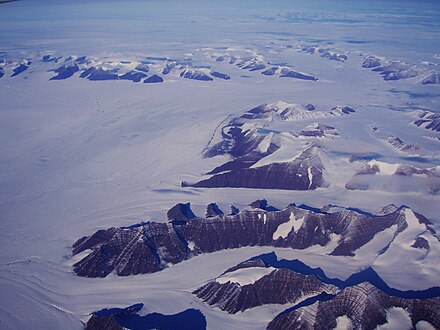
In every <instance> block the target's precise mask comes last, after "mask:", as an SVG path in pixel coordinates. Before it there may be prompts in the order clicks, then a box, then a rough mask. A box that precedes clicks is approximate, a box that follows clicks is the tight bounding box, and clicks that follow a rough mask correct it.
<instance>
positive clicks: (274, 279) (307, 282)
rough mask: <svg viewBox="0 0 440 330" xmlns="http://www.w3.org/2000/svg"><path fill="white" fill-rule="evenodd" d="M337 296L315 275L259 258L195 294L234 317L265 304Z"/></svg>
mask: <svg viewBox="0 0 440 330" xmlns="http://www.w3.org/2000/svg"><path fill="white" fill-rule="evenodd" d="M250 279H251V280H250ZM336 292H337V288H336V286H334V285H330V284H325V283H323V282H321V280H320V279H319V278H318V277H316V276H314V275H303V274H300V273H297V272H294V271H292V270H290V269H287V268H273V267H270V266H267V265H266V264H265V262H264V261H263V260H262V259H259V258H258V257H257V258H255V259H251V260H249V261H245V262H242V263H240V264H239V265H237V266H235V267H233V268H231V269H229V270H227V271H226V272H225V273H224V274H222V275H221V276H219V277H218V278H216V279H215V280H214V281H211V282H209V283H207V284H206V285H204V286H202V287H200V288H198V289H197V290H195V291H194V294H195V295H196V296H197V297H198V298H200V299H201V300H203V301H204V302H205V303H207V304H208V305H211V306H214V307H218V308H220V309H221V310H223V311H227V312H228V313H234V314H235V313H237V312H240V311H244V310H247V309H249V308H253V307H256V306H261V305H266V304H287V303H293V304H297V303H299V302H300V301H303V300H305V299H307V298H309V297H313V296H316V295H318V294H322V293H327V294H335V293H336Z"/></svg>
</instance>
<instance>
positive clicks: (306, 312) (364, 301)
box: [267, 283, 440, 330]
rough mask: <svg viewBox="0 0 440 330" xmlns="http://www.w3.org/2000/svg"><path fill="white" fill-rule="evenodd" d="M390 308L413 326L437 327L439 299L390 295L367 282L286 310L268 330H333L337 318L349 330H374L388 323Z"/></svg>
mask: <svg viewBox="0 0 440 330" xmlns="http://www.w3.org/2000/svg"><path fill="white" fill-rule="evenodd" d="M392 309H397V310H398V311H399V312H401V313H403V315H407V316H406V317H408V318H409V319H410V320H411V321H410V322H411V324H412V325H413V326H415V325H416V324H417V323H418V322H420V321H425V322H428V323H430V324H431V325H432V326H433V327H434V328H435V329H438V328H440V298H431V299H423V300H421V299H403V298H398V297H393V296H389V295H387V294H385V293H383V292H382V291H380V290H379V289H377V288H376V287H374V286H373V285H371V284H369V283H361V284H359V285H356V286H354V287H349V288H347V289H345V290H343V291H342V292H341V293H340V294H338V295H337V296H336V297H334V298H332V299H330V300H327V301H318V302H316V303H314V304H313V305H310V306H306V307H302V308H299V309H293V310H291V311H289V310H287V311H285V312H283V313H281V314H280V315H278V316H277V317H276V318H275V319H274V320H273V321H271V322H270V323H269V325H268V326H267V329H269V330H275V329H276V330H283V329H334V328H337V326H338V322H340V319H339V318H340V317H344V318H345V323H346V325H347V328H348V329H362V330H363V329H375V328H376V327H377V326H379V325H382V324H385V323H387V319H388V318H389V316H388V315H387V314H388V313H389V312H390V310H392ZM338 319H339V320H338ZM388 321H389V320H388Z"/></svg>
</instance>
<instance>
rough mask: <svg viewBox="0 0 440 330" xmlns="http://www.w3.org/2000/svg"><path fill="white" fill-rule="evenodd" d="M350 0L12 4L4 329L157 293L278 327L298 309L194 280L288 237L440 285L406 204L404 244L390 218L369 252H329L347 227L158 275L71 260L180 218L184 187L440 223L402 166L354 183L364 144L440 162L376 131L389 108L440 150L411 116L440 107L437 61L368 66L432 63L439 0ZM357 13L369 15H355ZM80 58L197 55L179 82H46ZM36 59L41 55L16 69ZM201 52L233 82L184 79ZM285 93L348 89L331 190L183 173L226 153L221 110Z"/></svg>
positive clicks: (219, 315) (214, 318) (1, 136)
mask: <svg viewBox="0 0 440 330" xmlns="http://www.w3.org/2000/svg"><path fill="white" fill-rule="evenodd" d="M335 1H337V2H339V3H340V4H341V6H336V5H334V3H333V2H332V3H331V4H330V3H329V2H328V1H323V0H316V1H290V2H279V3H278V2H276V3H275V2H274V3H271V5H270V6H267V2H265V1H252V2H250V1H247V0H244V1H239V2H238V1H229V0H228V1H226V3H225V2H223V1H222V2H213V1H194V0H191V1H177V0H170V1H159V0H151V1H137V0H133V1H107V0H100V1H86V0H78V1H67V0H60V1H49V0H41V1H38V2H37V1H24V0H23V1H16V2H10V3H4V4H1V5H0V6H1V9H0V40H1V45H0V59H3V58H4V59H5V62H2V61H0V68H1V69H2V70H3V71H4V73H5V75H4V76H3V77H2V78H0V100H1V102H0V141H2V143H1V144H0V222H1V230H0V242H1V246H0V247H1V248H0V328H1V329H67V330H70V329H82V328H83V324H82V323H81V320H86V319H87V318H88V317H89V313H90V312H92V311H96V310H100V309H102V308H111V307H126V306H128V305H131V304H134V303H139V302H142V303H144V304H145V308H144V309H143V310H142V313H150V312H159V313H164V314H174V313H178V312H181V311H183V310H185V309H187V308H190V307H192V308H197V309H200V310H201V311H202V312H203V314H204V315H205V316H206V318H207V322H208V329H214V330H215V329H265V328H266V326H267V324H268V323H269V322H270V321H271V320H272V319H273V318H274V317H275V316H276V315H278V314H279V313H280V312H282V311H283V310H284V309H285V308H287V307H288V306H278V305H268V306H261V307H258V308H254V309H252V310H249V311H246V312H243V313H240V315H235V316H233V317H231V316H230V315H228V314H226V313H224V312H221V311H219V310H216V309H212V308H210V307H208V306H207V305H206V304H203V303H202V302H200V301H199V300H198V299H196V298H195V297H194V296H193V295H192V294H191V292H192V291H193V290H194V289H196V288H198V287H200V286H201V285H203V284H205V283H206V282H207V281H209V280H210V279H212V278H216V277H217V276H218V275H219V274H222V273H223V272H224V271H225V270H226V269H228V268H229V267H232V266H234V265H236V264H237V263H239V262H242V261H244V260H246V259H248V258H250V257H253V256H255V255H258V254H261V253H267V252H271V251H274V250H275V251H276V252H277V253H278V254H279V256H280V257H282V258H286V259H296V258H298V259H300V260H302V261H303V262H305V263H307V264H308V265H309V266H311V267H321V268H323V269H324V270H325V272H326V274H327V275H328V276H330V277H338V278H341V279H344V278H347V277H348V276H350V275H351V274H352V273H354V272H356V271H358V270H360V269H364V268H365V267H367V266H373V267H374V269H375V270H376V271H377V272H378V273H379V274H380V275H381V276H382V277H383V278H384V280H385V281H386V282H387V283H388V284H389V285H390V286H392V287H396V288H399V289H426V288H428V287H431V286H439V285H440V283H439V278H440V277H439V276H438V265H439V264H440V256H439V252H438V251H440V246H439V245H440V243H439V242H438V239H437V238H436V237H435V236H434V235H432V234H430V233H429V232H424V231H423V230H422V227H421V226H420V225H419V224H418V223H417V222H416V221H414V217H413V214H412V213H411V212H409V211H408V212H407V213H406V216H407V219H408V220H409V221H410V222H411V224H410V226H409V227H408V228H407V229H405V231H403V232H402V233H401V234H400V235H399V238H398V239H396V240H393V241H392V238H393V237H392V236H393V234H394V232H395V230H396V228H394V227H393V228H391V229H390V230H387V231H386V232H384V233H382V234H380V235H378V237H375V238H374V239H373V241H372V242H370V243H369V244H370V245H368V249H360V250H358V251H356V256H355V257H354V258H348V257H335V256H329V255H328V253H330V252H331V251H332V249H334V247H335V245H336V243H337V241H338V239H339V237H338V236H334V237H332V241H331V242H329V244H328V246H325V247H320V246H314V247H311V248H309V249H305V250H301V251H300V250H292V249H274V248H241V249H234V250H227V251H220V252H217V253H214V254H210V255H200V256H197V257H194V258H193V259H191V260H187V261H185V262H182V263H181V264H177V265H173V266H171V267H169V268H167V269H165V270H164V271H162V272H159V273H155V274H145V275H137V276H129V277H117V276H114V275H110V276H108V277H107V278H104V279H100V278H95V279H92V278H81V277H78V276H76V275H75V274H74V273H73V271H72V264H73V263H74V262H76V261H77V260H78V257H79V256H76V257H74V258H72V257H71V253H72V245H73V243H74V242H75V241H76V240H77V239H79V238H81V237H83V236H86V235H91V234H93V233H94V232H95V231H97V230H100V229H106V228H109V227H112V226H115V227H119V226H129V225H131V224H134V223H138V222H141V221H148V220H151V221H165V219H166V216H165V214H166V211H167V210H168V209H169V208H170V207H172V206H173V205H175V204H176V203H178V202H191V205H192V208H193V210H194V211H195V213H196V214H198V215H203V214H204V211H205V208H206V205H207V204H208V203H210V202H212V201H216V202H217V203H218V205H219V206H220V207H221V208H222V209H223V210H224V211H225V210H227V209H228V208H227V207H228V205H230V204H234V205H235V206H237V207H239V208H240V209H243V208H244V207H245V206H246V205H248V204H249V203H250V202H252V201H254V200H256V199H260V198H262V197H263V198H267V199H268V201H269V203H270V204H271V205H274V206H276V207H278V208H283V207H285V206H286V205H288V204H290V203H292V202H295V203H297V204H301V203H304V204H308V205H311V206H314V207H321V206H323V205H328V204H336V205H342V206H351V207H356V208H359V209H363V210H365V211H368V212H373V213H375V212H378V210H380V209H381V208H382V207H383V206H385V205H387V204H391V203H394V204H395V205H408V206H409V207H411V208H412V209H414V210H415V211H417V212H420V213H422V214H424V215H425V216H426V217H428V218H429V219H430V220H431V221H432V222H433V223H434V228H436V229H438V228H439V224H440V218H439V216H438V214H440V200H439V195H438V193H435V192H433V191H434V190H430V191H429V190H426V189H421V188H423V187H422V186H420V185H418V186H417V187H416V188H417V189H413V188H412V189H409V188H408V187H411V186H412V181H411V182H407V179H408V178H401V177H398V176H392V178H391V179H390V180H392V182H390V181H384V183H385V184H389V185H391V184H392V186H393V187H394V189H393V190H392V191H389V190H387V189H376V190H353V191H348V190H346V189H345V188H344V186H345V183H346V182H348V180H350V178H351V177H353V176H354V174H355V173H356V171H357V170H358V169H359V167H360V164H359V162H349V158H350V157H351V156H352V155H353V154H356V155H361V156H363V155H367V156H368V157H367V159H366V161H370V160H371V159H377V160H378V161H380V162H384V163H387V164H410V165H413V166H416V167H419V168H432V167H435V166H439V165H440V164H439V161H438V159H437V160H436V159H433V158H429V157H424V158H418V157H406V156H403V155H402V154H401V153H398V152H394V151H393V150H390V148H389V147H388V146H386V145H384V144H383V143H382V142H380V141H379V140H378V139H377V137H375V136H372V135H371V134H370V133H369V129H368V127H370V126H371V125H374V124H376V123H380V124H381V127H382V126H383V128H384V129H385V130H386V132H389V134H392V135H394V136H398V137H399V138H401V139H402V140H403V141H405V142H407V143H410V144H415V145H418V146H421V148H423V150H426V151H427V155H430V154H433V153H434V152H438V148H439V144H438V143H439V142H438V133H437V132H434V131H430V130H426V129H424V128H419V127H416V126H415V125H413V124H412V122H413V121H414V120H415V118H414V115H413V114H412V113H413V112H414V111H415V110H417V111H419V110H422V109H428V110H429V111H436V109H439V108H440V97H439V91H438V85H421V84H420V83H419V79H420V78H423V77H422V76H420V77H416V78H414V79H404V80H399V81H384V80H383V79H382V78H381V77H380V75H379V74H378V73H377V72H371V71H370V70H369V69H363V68H361V64H362V61H363V59H364V57H365V56H364V55H376V56H380V57H381V58H382V56H383V57H385V58H388V59H390V60H394V61H397V60H400V61H402V62H405V63H411V64H414V65H415V64H417V65H418V66H421V67H423V70H425V67H427V69H429V68H431V69H432V68H433V67H435V68H438V64H439V63H440V59H439V56H438V49H439V47H440V46H439V44H438V42H439V40H440V29H438V23H437V22H438V19H437V17H438V15H439V9H438V4H437V3H435V2H415V1H414V2H410V1H406V2H402V4H404V5H401V6H397V5H396V2H395V1H392V2H385V1H375V0H373V2H371V1H369V2H361V1H357V2H350V3H348V2H346V1H340V0H335ZM350 18H352V19H353V18H354V20H353V21H351V22H347V20H348V21H350ZM409 20H410V21H411V23H412V24H408V21H409ZM329 21H334V22H338V23H337V24H332V23H329ZM189 22H190V23H189ZM426 22H429V24H426ZM293 27H295V29H294V30H295V31H294V34H293V33H292V31H293V30H292V28H293ZM385 32H386V33H385ZM323 36H324V37H323ZM402 36H405V38H402ZM299 39H301V40H299ZM323 39H326V40H323ZM305 40H309V41H307V43H310V44H311V45H314V44H322V45H321V46H320V47H326V48H328V47H329V45H327V44H326V43H327V42H331V43H332V45H331V47H332V48H335V49H334V50H331V52H337V53H344V54H347V56H348V60H347V61H345V62H343V63H342V62H336V61H329V60H328V59H325V58H321V57H320V56H319V55H318V54H315V55H310V54H306V53H302V52H298V46H299V45H302V44H304V43H305V42H306V41H305ZM215 52H217V53H229V54H230V55H231V56H239V57H242V58H244V57H253V58H255V59H256V60H257V61H258V62H259V63H260V62H261V63H263V62H264V63H265V64H266V65H268V67H269V64H268V63H269V62H270V63H279V64H280V65H279V67H280V68H282V67H287V66H288V67H293V68H294V69H295V70H297V71H301V72H306V73H309V74H313V75H314V76H316V77H317V78H318V79H319V80H318V81H316V82H310V81H302V80H298V79H291V78H279V77H278V75H279V71H277V72H278V73H277V74H275V75H274V76H265V75H262V74H261V73H260V72H261V71H255V72H250V71H248V70H241V69H239V68H237V67H236V66H235V65H230V64H227V63H225V62H226V60H225V61H224V62H216V61H215V60H213V59H212V58H211V57H210V54H213V53H215ZM188 53H191V56H190V59H188ZM45 54H51V55H54V56H55V55H56V56H58V55H59V56H62V59H61V60H60V62H58V63H53V62H51V63H43V62H42V61H41V60H40V59H41V56H42V55H45ZM361 54H362V56H361ZM82 55H85V56H87V59H88V60H89V61H90V65H93V66H97V67H102V68H105V69H119V70H120V73H124V72H126V71H129V70H132V69H133V68H134V67H135V66H136V65H137V64H138V63H141V62H154V63H153V64H148V65H149V67H150V70H151V72H152V73H158V72H160V71H161V70H162V69H163V67H164V63H180V64H181V65H183V67H179V66H178V68H175V69H174V71H172V72H170V74H168V75H164V79H165V82H164V83H163V84H158V85H150V84H142V83H139V84H136V83H132V82H130V81H103V82H101V81H88V80H86V79H81V78H79V77H78V76H79V73H76V74H75V75H74V76H73V77H72V78H69V79H66V80H62V81H49V79H50V78H51V77H53V76H54V75H55V74H54V72H52V71H50V70H55V69H56V68H58V67H60V66H61V65H62V64H63V63H64V62H63V61H64V60H65V59H67V58H68V57H69V56H72V58H73V59H75V58H78V57H79V56H82ZM151 58H164V59H163V60H154V59H151ZM185 58H186V59H185ZM28 59H30V60H31V62H32V64H31V65H30V67H29V69H28V70H27V71H25V72H23V73H21V74H20V75H18V76H16V77H10V76H11V75H12V73H13V71H12V70H13V69H14V68H15V67H16V66H17V65H19V64H20V63H27V60H28ZM69 61H71V60H69ZM69 61H68V62H66V63H70V62H69ZM190 61H191V63H190ZM422 61H425V62H426V61H428V62H429V63H433V64H422ZM126 62H130V63H126ZM182 63H183V64H182ZM286 64H287V65H286ZM191 65H192V66H200V68H199V69H200V70H202V71H207V70H208V68H207V67H209V69H210V70H211V69H212V70H216V71H219V72H222V73H225V74H228V75H229V76H230V77H231V80H229V81H224V80H221V79H214V81H212V82H200V81H194V80H188V79H181V78H180V77H179V73H180V72H181V71H183V69H184V68H185V67H186V66H191ZM433 65H435V66H433ZM195 69H197V68H195ZM276 100H284V102H286V103H288V104H297V105H306V104H309V103H311V104H313V105H314V106H315V107H316V110H314V111H318V112H322V113H326V112H328V111H329V110H330V109H332V108H333V107H335V106H336V105H338V104H343V105H349V106H350V107H353V108H354V109H355V110H356V113H354V114H350V115H346V116H345V115H344V116H342V117H338V116H322V115H319V116H317V115H316V116H317V117H319V121H320V122H322V123H324V124H328V125H330V126H333V127H335V128H336V129H337V131H338V133H339V134H340V138H338V139H332V140H326V141H322V142H320V146H321V147H323V148H324V149H325V151H326V153H325V154H326V155H328V159H327V160H326V163H325V166H326V168H327V169H328V170H327V171H326V176H328V177H326V180H327V181H329V183H330V185H329V187H328V188H326V189H317V190H315V191H278V190H274V191H268V190H260V189H193V188H182V187H180V186H179V182H180V181H182V180H187V181H196V179H197V178H199V177H200V174H201V173H207V172H209V171H210V170H212V169H213V168H214V167H216V166H218V165H220V164H222V163H223V161H224V160H225V159H226V158H227V157H226V156H221V157H214V158H210V159H205V158H203V156H202V151H203V150H204V148H205V147H206V145H207V144H208V142H209V140H210V139H211V138H212V136H213V132H215V130H216V127H217V126H218V125H219V124H220V123H222V122H224V121H225V120H226V122H227V121H228V118H231V115H232V116H234V115H235V114H242V113H244V112H245V111H248V110H249V109H252V108H253V107H255V106H258V105H260V104H270V103H273V102H276ZM307 111H308V110H307ZM312 117H314V116H311V117H310V118H304V119H302V120H301V121H289V122H281V121H279V122H278V121H276V122H275V123H273V125H274V126H273V127H272V126H271V129H272V130H273V131H274V132H275V131H279V132H285V134H284V135H283V133H280V134H279V135H280V140H281V142H280V143H281V148H280V149H279V150H278V151H277V152H276V153H274V154H273V155H271V157H272V160H271V159H268V160H266V159H263V160H262V161H267V162H268V163H270V162H273V161H283V160H291V159H292V157H294V156H295V155H297V154H298V153H300V152H301V151H302V150H304V149H305V148H306V147H308V146H309V145H308V144H307V143H308V141H306V140H304V141H303V140H299V139H293V138H291V137H288V135H290V134H289V133H288V132H292V131H293V132H295V131H300V130H301V129H303V128H304V127H305V126H307V125H309V124H312V123H314V122H316V119H315V118H312ZM426 137H429V138H428V139H427V138H426ZM265 146H267V144H266V145H263V146H262V147H265ZM263 149H264V148H263ZM369 155H373V156H369ZM377 156H379V157H380V158H379V157H377ZM267 158H269V157H267ZM260 165H261V164H260ZM384 177H385V176H379V178H378V179H380V180H384ZM426 180H430V179H429V178H426ZM422 184H423V185H428V183H427V182H426V181H422ZM381 187H382V186H381ZM289 222H290V221H289ZM290 228H291V229H292V227H290ZM294 228H299V227H295V226H294ZM295 230H296V229H295ZM418 235H419V236H421V237H423V238H425V239H426V240H428V242H429V245H430V251H429V253H427V251H426V250H423V249H415V248H411V245H412V244H413V242H414V239H415V238H416V237H417V236H418ZM391 241H392V242H391ZM390 242H391V244H390V246H389V248H388V250H387V251H386V252H385V253H384V254H383V255H381V256H379V257H377V258H376V256H377V254H376V252H377V251H379V250H380V248H381V247H384V246H386V245H387V244H388V243H390ZM88 252H89V251H87V252H84V254H83V255H81V256H85V255H86V254H87V253H88ZM402 269H405V272H402ZM170 301H172V302H173V303H172V304H170ZM417 326H418V327H420V328H421V327H423V326H426V324H424V323H421V322H419V323H418V325H417Z"/></svg>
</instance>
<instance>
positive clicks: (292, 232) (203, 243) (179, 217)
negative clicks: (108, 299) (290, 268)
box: [73, 200, 440, 284]
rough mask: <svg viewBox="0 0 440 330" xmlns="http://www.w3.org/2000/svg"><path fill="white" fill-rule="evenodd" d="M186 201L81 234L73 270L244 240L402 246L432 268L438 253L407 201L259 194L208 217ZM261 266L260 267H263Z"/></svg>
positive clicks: (95, 273) (367, 249)
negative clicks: (316, 205)
mask: <svg viewBox="0 0 440 330" xmlns="http://www.w3.org/2000/svg"><path fill="white" fill-rule="evenodd" d="M189 207H190V205H189V204H177V205H176V206H174V207H173V208H172V209H170V211H168V221H169V222H168V223H159V222H146V223H141V224H138V225H133V226H130V227H120V228H114V227H112V228H110V229H107V230H99V231H97V232H96V233H95V234H93V235H92V236H86V237H83V238H81V239H79V240H78V241H77V242H76V243H75V244H74V246H73V255H77V254H81V253H82V252H84V251H87V255H86V256H83V257H82V259H81V260H79V261H78V262H76V263H75V264H74V265H73V269H74V271H75V273H76V274H77V275H79V276H85V277H106V276H108V275H109V274H111V273H115V274H117V275H119V276H127V275H135V274H145V273H154V272H158V271H161V270H163V269H165V268H167V267H169V266H170V265H172V264H177V263H180V262H182V261H184V260H187V259H190V258H193V257H194V256H197V255H199V254H204V253H213V252H215V251H222V250H225V249H237V248H239V247H245V246H272V247H283V248H290V249H300V250H303V249H307V248H311V247H314V246H319V247H324V248H325V249H326V250H327V254H328V255H329V256H330V258H332V256H334V257H336V256H345V257H348V258H354V259H356V258H357V257H359V256H363V255H365V254H368V255H370V257H369V258H371V256H374V258H375V261H374V262H379V263H380V262H385V263H386V262H389V261H391V260H393V258H394V257H395V256H399V258H400V257H401V255H402V252H401V251H402V249H408V251H409V252H408V253H407V256H406V258H405V259H406V260H405V262H406V265H407V266H408V267H414V268H418V269H421V268H423V270H424V272H428V273H430V274H431V275H432V276H434V274H435V267H436V264H437V262H438V261H439V258H440V241H439V239H438V237H437V236H436V233H435V230H434V229H433V227H432V223H430V222H429V220H427V219H426V218H425V217H423V216H422V215H420V214H416V213H414V212H413V211H412V210H411V209H409V208H407V207H400V208H395V209H394V208H393V209H390V212H386V214H379V215H373V214H366V213H364V212H362V211H357V210H349V209H337V210H336V211H335V212H331V211H332V208H327V210H329V211H330V212H325V211H315V210H313V209H309V208H308V207H306V206H296V205H295V204H291V205H289V206H288V207H287V208H285V209H283V210H281V211H278V210H276V209H275V210H272V208H271V207H268V206H267V202H266V201H260V200H259V201H256V202H255V203H252V204H251V206H250V208H248V209H245V210H242V211H241V212H239V213H237V214H234V215H224V214H223V212H220V210H218V209H217V214H218V215H213V214H210V215H209V216H208V217H206V218H202V217H196V216H195V215H194V213H193V212H192V211H191V209H190V208H189ZM211 208H213V205H212V204H211V205H209V206H208V210H209V209H211ZM188 215H189V216H188ZM397 264H398V263H397ZM266 271H267V270H265V271H264V272H263V274H262V275H268V274H266ZM259 274H260V275H261V273H259ZM241 275H243V276H244V277H245V278H246V275H245V274H241ZM431 275H429V276H431ZM231 276H232V275H231ZM254 280H256V279H255V278H251V279H247V280H245V282H246V283H248V282H249V283H251V282H253V281H254ZM219 281H220V282H219V283H220V284H224V282H227V281H228V280H226V279H223V280H222V279H220V280H219ZM242 284H243V283H242Z"/></svg>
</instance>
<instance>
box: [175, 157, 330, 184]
mask: <svg viewBox="0 0 440 330" xmlns="http://www.w3.org/2000/svg"><path fill="white" fill-rule="evenodd" d="M227 164H231V163H227ZM232 164H234V166H235V168H232V169H231V171H229V172H226V173H219V174H215V175H214V176H212V177H210V178H208V179H206V180H202V181H199V182H197V183H194V184H188V183H183V184H182V186H190V187H197V188H221V187H224V188H226V187H229V188H260V189H286V190H314V189H316V188H318V187H325V186H326V182H325V180H324V176H323V172H324V165H323V163H322V161H321V158H320V157H319V155H318V154H317V152H316V149H313V148H309V149H306V150H305V151H304V152H303V153H301V154H300V155H299V157H297V158H295V159H294V160H292V161H290V162H284V163H272V164H268V165H263V166H259V167H254V168H250V167H245V166H246V165H249V163H248V164H243V163H241V164H240V165H241V166H243V168H240V167H241V166H237V165H236V162H234V163H232ZM225 165H226V164H225ZM225 165H223V167H221V170H229V169H230V168H228V167H226V166H225ZM250 165H253V164H250ZM237 167H238V168H237ZM217 171H218V169H217ZM217 171H216V170H214V171H213V172H214V173H216V172H217ZM211 173H212V172H211Z"/></svg>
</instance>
